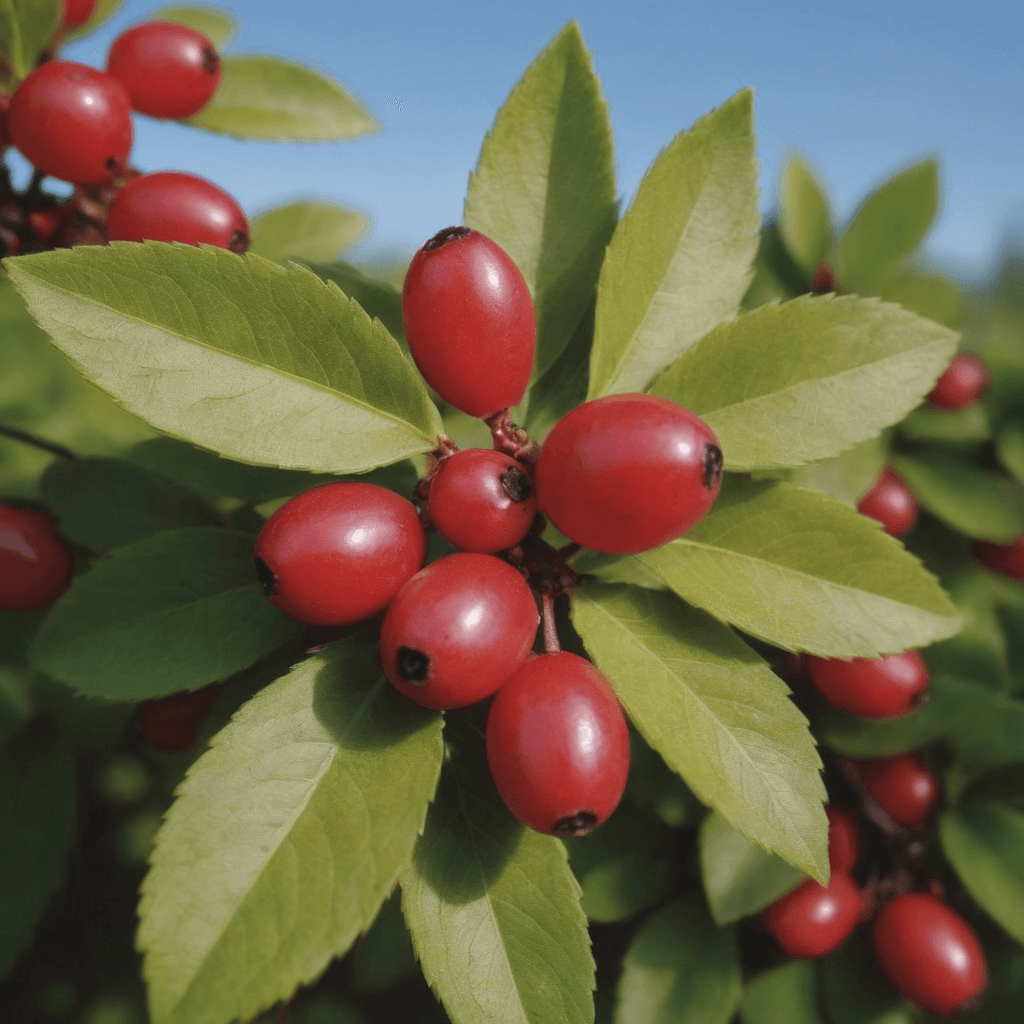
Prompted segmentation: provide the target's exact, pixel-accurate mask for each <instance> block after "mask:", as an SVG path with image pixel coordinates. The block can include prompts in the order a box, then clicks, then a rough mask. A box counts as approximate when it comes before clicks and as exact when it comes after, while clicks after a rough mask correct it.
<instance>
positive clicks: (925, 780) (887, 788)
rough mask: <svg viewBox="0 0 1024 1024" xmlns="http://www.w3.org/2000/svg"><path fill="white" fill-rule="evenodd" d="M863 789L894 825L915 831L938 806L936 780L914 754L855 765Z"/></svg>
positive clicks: (881, 758)
mask: <svg viewBox="0 0 1024 1024" xmlns="http://www.w3.org/2000/svg"><path fill="white" fill-rule="evenodd" d="M857 764H858V767H859V768H860V777H861V781H862V782H863V783H864V788H865V789H866V790H867V791H868V794H869V795H870V796H871V797H872V799H873V800H874V801H875V803H877V804H878V806H879V807H881V808H882V810H883V811H885V813H886V814H888V815H889V817H890V818H892V820H893V821H894V822H896V824H897V825H904V826H905V827H907V828H919V827H920V826H922V825H925V824H927V823H928V821H929V820H930V819H931V817H932V815H933V814H934V813H935V808H936V806H937V805H938V802H939V796H940V794H941V787H940V786H939V780H938V779H937V778H936V777H935V776H934V775H933V774H932V773H931V772H930V771H929V770H928V768H927V767H926V766H925V763H924V762H923V761H922V760H921V758H920V757H918V755H917V754H896V755H895V756H893V757H879V758H873V759H872V760H870V761H859V762H857Z"/></svg>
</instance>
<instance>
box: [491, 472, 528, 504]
mask: <svg viewBox="0 0 1024 1024" xmlns="http://www.w3.org/2000/svg"><path fill="white" fill-rule="evenodd" d="M498 479H499V480H500V481H501V489H502V490H503V491H504V492H505V493H506V494H507V495H508V496H509V498H511V499H512V501H526V499H527V498H528V497H529V496H530V495H531V494H532V493H533V488H532V487H531V486H530V478H529V477H528V476H527V475H526V474H525V473H524V472H523V471H522V470H521V469H520V468H519V467H518V466H509V467H508V469H506V470H505V472H504V473H502V474H501V476H500V477H499V478H498Z"/></svg>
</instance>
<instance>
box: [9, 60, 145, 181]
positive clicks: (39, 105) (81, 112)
mask: <svg viewBox="0 0 1024 1024" xmlns="http://www.w3.org/2000/svg"><path fill="white" fill-rule="evenodd" d="M7 126H8V131H9V132H10V136H11V141H12V142H13V143H14V145H15V146H16V147H17V149H18V151H19V152H20V153H21V155H22V156H23V157H25V159H26V160H28V161H29V163H32V164H34V165H35V166H36V167H37V168H39V170H41V171H42V172H43V173H44V174H50V175H53V177H55V178H60V179H61V180H62V181H70V182H74V183H75V184H76V185H101V184H103V183H104V182H107V181H109V180H110V179H111V178H115V177H117V176H118V175H120V174H123V173H124V170H125V167H126V166H127V162H128V153H129V151H130V150H131V148H132V115H131V103H130V102H129V100H128V94H127V93H126V92H125V91H124V87H123V86H122V85H121V83H120V82H118V81H117V79H115V78H111V77H110V75H105V74H104V73H103V72H102V71H97V70H95V69H94V68H90V67H87V66H86V65H85V64H75V63H73V62H72V61H67V60H51V61H47V62H46V63H45V64H40V65H39V67H37V68H36V69H35V70H34V71H33V72H32V73H31V74H30V75H28V77H27V78H25V79H24V81H23V82H22V83H21V85H19V86H18V88H17V90H16V91H15V93H14V95H13V96H12V97H11V106H10V109H9V110H8V112H7Z"/></svg>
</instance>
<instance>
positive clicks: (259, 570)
mask: <svg viewBox="0 0 1024 1024" xmlns="http://www.w3.org/2000/svg"><path fill="white" fill-rule="evenodd" d="M255 561H256V575H257V576H258V577H259V578H260V583H261V584H262V586H263V593H264V594H266V595H267V597H273V596H274V594H276V593H277V577H276V576H275V575H274V572H273V570H272V569H271V568H270V566H269V565H267V563H266V562H264V561H263V559H262V558H256V559H255Z"/></svg>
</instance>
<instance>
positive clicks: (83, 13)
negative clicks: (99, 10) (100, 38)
mask: <svg viewBox="0 0 1024 1024" xmlns="http://www.w3.org/2000/svg"><path fill="white" fill-rule="evenodd" d="M96 3H97V0H64V2H63V5H62V6H63V9H64V10H63V15H62V17H61V29H62V30H64V31H67V29H70V28H78V27H79V26H80V25H84V24H85V23H86V22H87V21H88V20H89V19H90V18H91V17H92V16H93V12H94V11H95V10H96Z"/></svg>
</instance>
